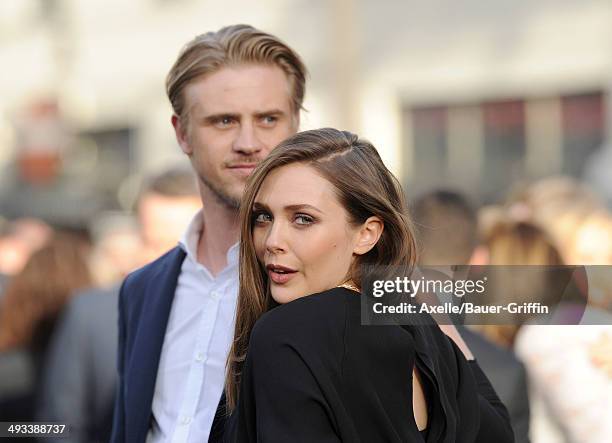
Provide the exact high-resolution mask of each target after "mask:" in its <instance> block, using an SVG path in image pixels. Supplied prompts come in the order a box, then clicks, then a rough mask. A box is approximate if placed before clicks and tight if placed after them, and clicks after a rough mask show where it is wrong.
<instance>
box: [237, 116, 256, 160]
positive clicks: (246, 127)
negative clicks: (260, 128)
mask: <svg viewBox="0 0 612 443" xmlns="http://www.w3.org/2000/svg"><path fill="white" fill-rule="evenodd" d="M261 149H262V144H261V141H259V138H258V137H257V131H256V128H255V127H254V125H253V124H251V123H244V124H242V125H240V129H239V133H238V137H237V138H236V140H234V151H237V152H241V153H243V154H245V155H252V154H256V153H258V152H259V151H261Z"/></svg>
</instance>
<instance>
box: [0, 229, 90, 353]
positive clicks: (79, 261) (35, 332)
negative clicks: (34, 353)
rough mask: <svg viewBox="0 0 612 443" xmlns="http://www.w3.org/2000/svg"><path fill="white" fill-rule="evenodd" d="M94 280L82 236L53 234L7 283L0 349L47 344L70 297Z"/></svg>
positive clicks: (0, 322)
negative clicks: (56, 321)
mask: <svg viewBox="0 0 612 443" xmlns="http://www.w3.org/2000/svg"><path fill="white" fill-rule="evenodd" d="M91 284H92V278H91V274H90V271H89V268H88V266H87V258H86V256H85V253H84V245H83V242H82V241H81V239H80V238H77V237H76V236H74V235H72V234H65V233H58V234H54V236H53V237H52V238H51V240H50V241H49V242H48V243H47V244H46V245H45V246H43V247H42V248H41V249H40V250H38V251H37V252H35V253H34V254H33V255H32V256H31V257H30V259H29V260H28V262H27V263H26V265H25V267H24V269H23V270H22V271H21V273H19V274H17V275H16V276H14V277H12V278H11V280H10V281H9V283H8V285H7V287H6V292H5V294H4V296H3V298H2V303H1V304H0V351H5V350H8V349H11V348H15V347H30V348H33V349H37V350H38V349H40V348H44V347H45V344H46V342H47V340H48V338H49V335H50V333H51V331H52V329H53V326H54V324H55V320H56V318H57V316H58V315H59V314H60V312H61V310H62V308H63V307H64V306H65V304H66V303H67V301H68V300H69V299H70V297H72V296H73V295H74V293H75V291H77V290H78V289H84V288H86V287H88V286H90V285H91Z"/></svg>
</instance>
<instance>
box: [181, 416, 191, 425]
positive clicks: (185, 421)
mask: <svg viewBox="0 0 612 443" xmlns="http://www.w3.org/2000/svg"><path fill="white" fill-rule="evenodd" d="M181 423H182V424H184V425H188V424H189V423H191V417H187V416H183V418H182V419H181Z"/></svg>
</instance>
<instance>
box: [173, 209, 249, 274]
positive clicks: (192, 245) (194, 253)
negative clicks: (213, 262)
mask: <svg viewBox="0 0 612 443" xmlns="http://www.w3.org/2000/svg"><path fill="white" fill-rule="evenodd" d="M203 227H204V221H203V220H202V210H201V209H200V210H199V211H198V212H197V213H196V214H195V215H194V216H193V218H192V219H191V221H190V222H189V225H188V226H187V229H186V230H185V232H184V233H183V236H182V237H181V239H180V240H179V246H180V248H181V249H182V250H183V251H185V253H186V254H187V257H188V258H189V259H190V260H192V261H193V262H194V263H198V241H199V239H200V234H201V232H202V228H203ZM239 245H240V244H239V243H238V242H236V243H234V244H233V245H232V246H231V247H230V248H229V249H228V250H227V254H226V259H227V265H228V267H229V266H234V265H237V264H238V253H239V252H240V248H239Z"/></svg>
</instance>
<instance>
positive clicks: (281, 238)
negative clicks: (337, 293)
mask: <svg viewBox="0 0 612 443" xmlns="http://www.w3.org/2000/svg"><path fill="white" fill-rule="evenodd" d="M253 220H254V222H253V242H254V245H255V251H256V253H257V258H258V259H259V261H260V262H261V263H262V264H263V266H264V267H265V268H266V271H267V275H268V278H269V280H270V289H271V293H272V297H273V298H274V300H276V301H277V302H278V303H287V302H289V301H292V300H295V299H296V298H299V297H303V296H305V295H310V294H314V293H317V292H322V291H324V290H327V289H330V288H333V287H335V286H337V285H339V284H341V283H342V282H344V281H345V279H346V276H347V272H348V270H349V266H350V265H351V263H352V260H353V255H354V254H363V253H365V252H367V251H364V248H363V244H364V233H365V234H366V235H365V240H366V241H367V240H368V238H369V237H368V235H367V234H368V233H367V232H364V231H367V229H366V228H364V226H366V225H367V223H366V224H364V225H362V226H352V225H350V224H349V220H348V214H347V212H346V210H345V209H344V208H343V207H342V205H341V204H340V202H339V201H338V198H337V197H336V194H335V192H334V187H333V185H332V184H331V183H330V182H328V181H327V180H326V179H324V178H323V177H321V176H320V175H319V174H318V173H317V172H316V170H315V169H313V168H312V167H310V166H307V165H304V164H299V163H297V164H291V165H287V166H283V167H280V168H278V169H275V170H273V171H272V172H271V173H270V174H269V175H268V176H267V177H266V179H265V180H264V182H263V183H262V186H261V188H260V190H259V192H258V193H257V196H256V197H255V202H254V205H253ZM376 239H378V238H376ZM374 243H375V242H374ZM372 246H373V245H372ZM370 248H371V246H370V247H369V248H367V250H369V249H370Z"/></svg>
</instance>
